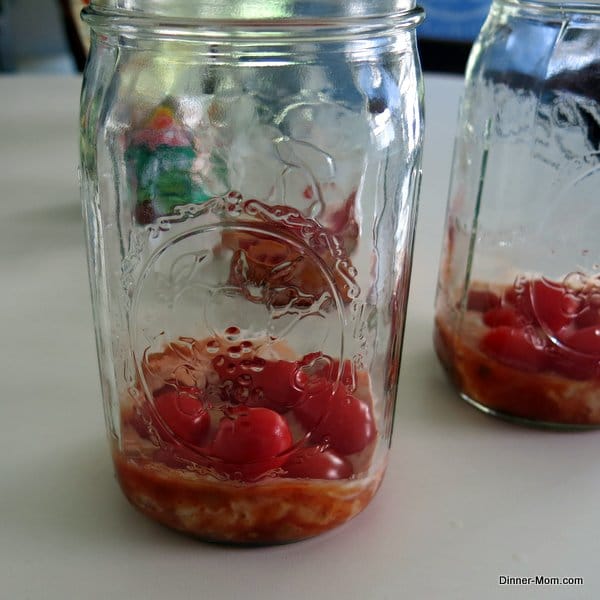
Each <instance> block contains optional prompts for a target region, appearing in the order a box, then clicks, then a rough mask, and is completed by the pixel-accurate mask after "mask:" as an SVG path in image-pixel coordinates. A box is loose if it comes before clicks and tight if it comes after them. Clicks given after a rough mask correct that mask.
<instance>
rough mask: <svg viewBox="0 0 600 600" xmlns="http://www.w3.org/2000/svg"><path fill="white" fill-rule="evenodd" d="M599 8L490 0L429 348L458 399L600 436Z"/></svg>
mask: <svg viewBox="0 0 600 600" xmlns="http://www.w3.org/2000/svg"><path fill="white" fill-rule="evenodd" d="M599 65H600V10H599V6H598V3H595V2H587V3H577V4H571V3H568V2H567V3H564V2H560V3H558V2H552V1H546V2H537V1H533V2H518V1H513V0H496V1H495V2H494V3H493V5H492V8H491V11H490V14H489V16H488V19H487V21H486V23H485V25H484V27H483V29H482V31H481V34H480V36H479V38H478V40H477V42H476V44H475V46H474V48H473V52H472V54H471V57H470V61H469V65H468V69H467V80H466V89H465V95H464V99H463V103H462V109H461V116H460V122H459V129H458V134H457V142H456V146H455V153H454V164H453V171H452V182H451V186H450V196H449V205H448V213H447V221H446V235H445V244H444V250H443V254H442V259H441V265H440V273H439V283H438V293H437V301H436V321H435V345H436V349H437V353H438V356H439V358H440V360H441V362H442V364H443V365H444V366H445V368H446V369H447V371H448V373H449V375H450V377H451V378H452V380H453V382H454V383H455V385H456V387H457V388H458V390H459V392H460V394H461V395H462V397H463V398H464V399H466V400H467V401H468V402H470V403H472V404H474V405H475V406H477V407H479V408H481V409H482V410H484V411H486V412H488V413H492V414H494V415H497V416H501V417H505V418H508V419H512V420H516V421H520V422H523V423H528V424H533V425H545V426H550V427H568V428H573V427H575V428H577V427H584V428H585V427H598V426H600V237H599V236H598V227H599V225H600V203H598V201H597V195H598V190H599V189H600V151H599V149H600V95H599V93H598V89H599V85H600V69H599Z"/></svg>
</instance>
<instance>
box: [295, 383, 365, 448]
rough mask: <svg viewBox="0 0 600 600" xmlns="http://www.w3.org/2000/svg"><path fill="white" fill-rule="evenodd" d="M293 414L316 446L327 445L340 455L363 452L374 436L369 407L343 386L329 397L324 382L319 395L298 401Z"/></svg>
mask: <svg viewBox="0 0 600 600" xmlns="http://www.w3.org/2000/svg"><path fill="white" fill-rule="evenodd" d="M295 415H296V417H297V419H298V421H300V423H301V424H302V425H303V426H304V427H305V429H306V430H307V431H310V432H311V438H312V439H313V440H314V441H315V442H316V443H318V444H321V443H323V444H327V445H328V446H330V447H331V448H332V449H334V450H337V451H338V452H340V453H341V454H346V455H347V454H354V453H355V452H360V451H361V450H364V448H366V446H367V445H368V444H369V443H370V442H372V441H373V440H374V439H375V436H376V434H377V430H376V427H375V419H374V418H373V413H372V411H371V408H370V406H369V405H368V404H367V403H366V402H363V401H362V400H359V399H358V398H356V397H355V396H352V395H351V394H349V393H348V392H347V391H346V389H345V388H344V387H343V386H340V387H339V388H338V390H337V391H336V392H335V393H334V394H332V393H331V384H328V383H327V382H323V390H322V391H321V392H317V393H313V394H308V395H306V396H305V397H304V398H303V399H302V400H301V402H300V403H299V404H298V406H297V407H296V410H295Z"/></svg>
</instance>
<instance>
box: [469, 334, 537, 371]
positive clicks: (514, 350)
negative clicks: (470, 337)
mask: <svg viewBox="0 0 600 600" xmlns="http://www.w3.org/2000/svg"><path fill="white" fill-rule="evenodd" d="M480 347H481V350H482V351H483V352H484V353H485V354H487V355H488V356H491V357H492V358H495V359H496V360H497V361H499V362H501V363H503V364H505V365H507V366H509V367H513V368H515V369H519V370H521V371H541V370H542V369H543V368H544V364H545V353H544V350H543V348H540V347H538V346H537V345H536V344H534V342H533V341H532V339H531V336H530V335H528V332H526V331H525V330H523V329H517V328H515V327H507V326H505V325H503V326H500V327H496V328H494V329H492V330H490V331H488V332H487V333H486V334H485V336H484V337H483V338H482V340H481V344H480Z"/></svg>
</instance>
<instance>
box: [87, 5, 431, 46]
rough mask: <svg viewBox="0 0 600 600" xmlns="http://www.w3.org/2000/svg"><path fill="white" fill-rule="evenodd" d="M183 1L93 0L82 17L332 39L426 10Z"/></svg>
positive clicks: (390, 25) (215, 32)
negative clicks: (183, 4) (344, 33)
mask: <svg viewBox="0 0 600 600" xmlns="http://www.w3.org/2000/svg"><path fill="white" fill-rule="evenodd" d="M190 4H193V6H190ZM180 5H181V2H171V3H168V2H164V1H163V0H92V1H91V3H90V5H89V6H87V7H86V8H84V9H83V10H82V12H81V16H82V19H83V20H84V21H86V22H87V23H88V24H89V25H90V26H91V27H92V28H93V29H111V30H112V29H117V30H120V29H127V30H129V31H133V30H135V29H143V28H155V27H159V28H161V29H163V30H164V29H169V30H171V31H172V32H173V33H174V34H175V33H176V32H182V33H188V34H190V33H192V34H196V35H207V36H208V37H232V36H233V37H237V36H238V35H240V36H243V37H246V38H248V37H249V36H250V37H252V36H253V34H255V35H256V36H259V37H260V38H261V39H264V38H265V37H266V38H268V37H274V38H276V37H279V36H281V37H285V38H286V39H289V37H290V35H291V36H293V37H296V36H297V37H301V38H304V37H312V38H315V37H317V38H318V37H322V38H328V37H329V36H330V35H331V33H332V32H335V31H337V32H339V33H340V34H341V33H342V32H344V31H346V33H347V34H350V37H353V36H352V33H353V32H354V33H355V34H356V33H357V32H359V31H360V32H362V33H366V32H368V31H371V30H379V31H389V30H394V29H413V28H414V27H416V26H417V25H418V24H419V23H421V21H422V20H423V18H424V15H425V12H424V10H423V9H422V8H421V7H419V6H416V5H415V4H414V0H369V1H363V0H361V1H356V0H355V1H354V2H352V1H349V2H339V1H335V2H334V1H333V0H307V1H306V2H293V1H292V0H271V1H270V2H269V1H268V0H244V1H239V0H233V1H232V0H208V1H206V2H197V3H190V2H185V6H180ZM298 5H299V6H300V9H299V10H296V8H298ZM165 6H166V7H165ZM236 7H237V9H236ZM253 7H254V9H255V10H253ZM269 7H270V8H269ZM277 7H279V8H277ZM286 7H287V8H286ZM302 7H304V8H303V9H302ZM311 9H312V10H311Z"/></svg>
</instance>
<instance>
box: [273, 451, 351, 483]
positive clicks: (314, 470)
mask: <svg viewBox="0 0 600 600" xmlns="http://www.w3.org/2000/svg"><path fill="white" fill-rule="evenodd" d="M283 469H284V471H285V472H286V473H285V474H286V476H287V477H295V478H307V479H348V477H352V475H353V473H354V470H353V468H352V463H351V462H350V461H349V460H348V459H346V458H344V457H343V456H340V455H339V454H336V453H335V452H333V451H332V450H323V449H322V448H319V447H318V446H312V447H310V448H302V449H301V450H298V451H297V452H294V453H293V454H292V455H291V456H290V458H289V460H288V461H287V462H286V463H285V464H284V465H283Z"/></svg>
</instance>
